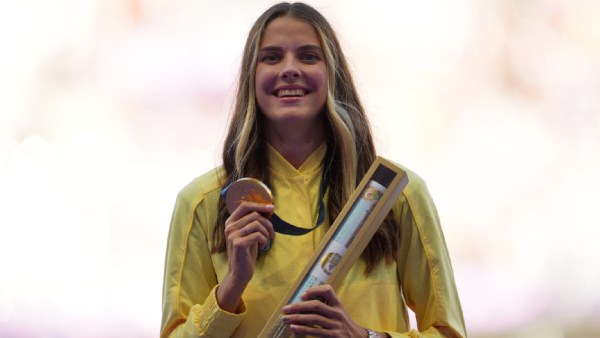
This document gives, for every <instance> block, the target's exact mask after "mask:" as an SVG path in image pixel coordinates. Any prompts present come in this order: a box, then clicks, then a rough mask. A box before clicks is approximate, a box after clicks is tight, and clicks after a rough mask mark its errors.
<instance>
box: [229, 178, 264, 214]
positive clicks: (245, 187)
mask: <svg viewBox="0 0 600 338" xmlns="http://www.w3.org/2000/svg"><path fill="white" fill-rule="evenodd" d="M244 201H249V202H257V203H264V204H273V194H272V193H271V190H270V189H269V187H267V186H266V185H265V184H264V183H262V182H261V181H259V180H257V179H254V178H248V177H246V178H240V179H239V180H237V181H235V182H233V183H232V184H231V185H230V186H229V187H228V188H227V193H226V194H225V205H226V206H227V211H229V213H230V214H232V213H233V212H234V211H235V209H236V208H237V207H238V206H239V205H240V203H242V202H244ZM268 216H271V215H268Z"/></svg>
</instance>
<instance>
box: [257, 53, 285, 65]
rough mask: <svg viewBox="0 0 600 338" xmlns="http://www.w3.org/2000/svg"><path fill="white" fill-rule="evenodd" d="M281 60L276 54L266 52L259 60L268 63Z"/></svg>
mask: <svg viewBox="0 0 600 338" xmlns="http://www.w3.org/2000/svg"><path fill="white" fill-rule="evenodd" d="M280 60H281V57H279V55H277V54H266V55H265V56H263V57H262V59H261V61H262V62H264V63H268V64H274V63H277V62H279V61H280Z"/></svg>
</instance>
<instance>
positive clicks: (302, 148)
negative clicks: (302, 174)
mask: <svg viewBox="0 0 600 338" xmlns="http://www.w3.org/2000/svg"><path fill="white" fill-rule="evenodd" d="M299 129H301V128H298V129H293V130H286V131H282V130H276V129H273V128H267V134H266V138H267V141H268V142H269V143H270V144H271V146H273V148H275V150H277V152H279V153H280V154H281V156H283V157H284V158H285V159H286V160H287V161H288V162H289V163H290V164H291V165H293V166H294V168H296V169H298V168H299V167H300V166H301V165H302V163H304V161H306V159H307V158H308V157H309V156H310V155H311V154H312V153H314V152H315V150H317V148H319V146H320V145H321V144H322V143H323V140H324V139H325V134H324V131H323V126H322V124H319V125H318V126H316V127H314V128H311V129H308V130H305V131H304V132H302V131H301V130H299Z"/></svg>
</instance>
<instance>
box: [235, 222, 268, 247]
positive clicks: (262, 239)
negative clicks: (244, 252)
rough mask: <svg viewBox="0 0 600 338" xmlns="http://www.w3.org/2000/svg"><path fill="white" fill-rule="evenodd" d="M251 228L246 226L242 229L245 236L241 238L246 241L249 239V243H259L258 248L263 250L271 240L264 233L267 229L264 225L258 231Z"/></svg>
mask: <svg viewBox="0 0 600 338" xmlns="http://www.w3.org/2000/svg"><path fill="white" fill-rule="evenodd" d="M249 229H250V227H244V228H243V229H241V230H240V232H242V233H243V236H241V238H242V239H243V240H244V241H247V242H248V244H252V245H258V248H259V249H260V250H263V249H264V248H265V247H266V246H267V244H268V242H269V238H268V237H267V235H266V234H265V233H264V232H265V229H264V228H262V227H261V228H260V229H259V230H257V231H252V230H249Z"/></svg>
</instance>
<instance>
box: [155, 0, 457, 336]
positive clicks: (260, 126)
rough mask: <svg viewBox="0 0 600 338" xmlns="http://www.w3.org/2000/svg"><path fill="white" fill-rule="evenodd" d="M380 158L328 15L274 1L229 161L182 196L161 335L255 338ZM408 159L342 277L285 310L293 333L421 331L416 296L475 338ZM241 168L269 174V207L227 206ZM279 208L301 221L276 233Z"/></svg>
mask: <svg viewBox="0 0 600 338" xmlns="http://www.w3.org/2000/svg"><path fill="white" fill-rule="evenodd" d="M375 158H376V152H375V147H374V144H373V140H372V136H371V131H370V128H369V122H368V119H367V117H366V114H365V111H364V109H363V107H362V104H361V102H360V100H359V99H358V94H357V92H356V89H355V86H354V83H353V81H352V77H351V75H350V72H349V69H348V66H347V63H346V61H345V58H344V55H343V53H342V51H341V48H340V46H339V43H338V40H337V38H336V35H335V33H334V31H333V29H332V28H331V26H330V25H329V23H328V22H327V21H326V20H325V18H323V16H322V15H321V14H320V13H319V12H317V11H316V10H315V9H313V8H312V7H309V6H307V5H305V4H302V3H295V4H288V3H281V4H278V5H275V6H273V7H271V8H269V9H268V10H267V11H266V12H265V13H263V14H262V15H261V16H260V17H259V18H258V20H257V21H256V22H255V24H254V26H253V27H252V29H251V31H250V34H249V35H248V39H247V42H246V46H245V48H244V59H243V61H242V69H241V76H240V83H239V87H238V93H237V100H236V104H235V108H234V114H233V117H232V120H231V123H230V125H229V131H228V134H227V138H226V140H225V144H224V150H223V165H222V166H220V167H218V168H216V169H215V170H213V171H210V172H208V173H206V174H204V175H202V176H200V177H198V178H196V179H195V180H193V181H192V182H191V183H190V184H189V185H187V186H186V187H185V188H184V189H183V190H182V191H181V192H180V194H179V196H178V200H177V203H176V206H175V211H174V213H173V218H172V222H171V229H170V234H169V239H168V249H167V258H166V266H165V279H164V288H163V321H162V332H161V336H162V337H198V336H201V337H223V338H225V337H256V336H257V335H258V334H259V332H260V331H261V329H262V328H263V326H264V325H265V324H266V323H267V321H268V319H269V317H270V316H271V314H272V313H273V311H275V309H276V308H277V306H278V305H279V303H280V301H281V300H282V298H283V297H284V296H285V294H286V293H287V291H288V290H289V288H290V287H291V286H292V285H291V284H292V283H293V281H294V280H295V279H296V278H297V277H298V275H299V274H300V273H301V272H302V270H303V268H304V265H306V264H307V261H308V259H309V258H310V256H311V255H312V254H313V252H314V251H315V250H316V248H317V247H318V245H319V243H320V242H321V240H322V239H323V238H324V237H325V234H326V233H327V230H328V229H329V226H330V224H332V223H333V221H334V220H335V219H336V217H337V216H338V215H339V214H340V210H341V208H342V206H343V205H344V204H345V203H346V201H348V199H349V198H350V195H351V193H352V192H353V190H354V189H355V188H356V186H357V184H358V182H359V180H360V178H362V177H363V176H364V175H365V173H366V171H367V169H368V168H369V167H370V166H371V164H372V163H373V161H374V160H375ZM403 169H404V170H405V171H406V173H407V175H408V178H409V182H410V183H409V184H408V185H407V186H406V188H405V189H404V192H403V195H402V196H401V197H400V198H399V199H398V201H396V202H395V205H394V208H393V212H391V213H390V214H389V215H387V218H386V219H385V220H384V222H383V223H382V224H381V226H380V228H379V229H378V230H377V232H376V233H375V235H374V236H373V238H372V239H371V241H370V242H369V244H368V245H367V248H366V249H365V250H364V252H363V253H362V256H361V259H360V260H358V261H357V262H356V263H355V264H354V265H353V266H352V268H351V269H350V271H349V273H348V275H347V277H346V279H345V280H344V282H343V283H342V284H341V285H340V287H339V288H338V289H336V290H334V289H332V288H331V287H330V286H328V285H318V286H314V287H312V288H309V289H308V290H307V291H306V292H305V293H304V294H303V295H301V301H299V302H296V303H293V304H290V305H289V306H286V307H285V308H284V309H283V321H284V322H285V323H286V324H287V325H289V327H290V329H291V330H292V331H293V332H294V333H295V334H297V335H310V336H316V337H357V338H363V337H402V336H404V337H406V335H407V334H408V335H411V336H419V335H420V333H419V332H417V331H416V330H412V331H411V330H410V327H409V321H408V306H410V308H412V310H413V311H415V313H416V315H417V321H418V325H419V329H420V330H421V331H422V332H423V334H426V335H428V336H446V337H462V336H465V335H466V333H465V327H464V321H463V317H462V310H461V306H460V301H459V299H458V295H457V291H456V286H455V284H454V276H453V272H452V267H451V264H450V258H449V255H448V251H447V249H446V245H445V241H444V236H443V233H442V230H441V227H440V224H439V219H438V215H437V212H436V209H435V206H434V204H433V201H432V200H431V197H430V196H429V193H428V191H427V188H426V186H425V183H424V182H423V181H422V180H421V179H420V178H419V177H418V176H417V175H416V174H414V173H413V172H411V171H409V170H408V169H406V168H403ZM245 177H250V178H253V179H258V180H261V181H263V182H264V183H266V184H267V185H268V186H269V187H270V189H271V191H272V193H273V203H258V202H252V201H242V202H241V203H239V204H238V205H237V207H236V208H235V210H233V211H231V212H229V211H228V210H227V208H226V205H225V196H226V194H227V192H226V191H225V190H226V187H227V186H229V185H230V184H231V183H232V182H234V181H237V180H239V179H242V178H245ZM322 205H325V206H326V207H325V208H322V207H321V206H322ZM323 209H326V210H325V212H323ZM274 211H275V213H276V215H277V216H278V217H280V218H281V219H283V220H285V221H286V222H289V224H293V225H294V226H295V227H297V228H303V230H305V231H302V232H301V234H300V235H291V234H289V233H284V232H278V231H279V230H278V228H275V227H274V226H273V224H272V223H271V215H272V214H273V213H274ZM325 215H326V216H325ZM315 220H317V222H316V226H315ZM267 248H268V250H267ZM407 305H408V306H407Z"/></svg>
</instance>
